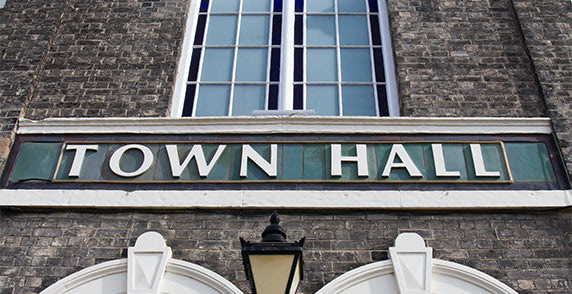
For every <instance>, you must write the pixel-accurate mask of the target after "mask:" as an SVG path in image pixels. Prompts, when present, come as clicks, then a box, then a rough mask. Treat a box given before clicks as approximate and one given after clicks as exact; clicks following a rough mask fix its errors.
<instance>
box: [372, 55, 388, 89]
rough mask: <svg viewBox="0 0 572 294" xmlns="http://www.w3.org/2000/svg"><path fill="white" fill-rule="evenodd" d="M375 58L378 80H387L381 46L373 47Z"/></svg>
mask: <svg viewBox="0 0 572 294" xmlns="http://www.w3.org/2000/svg"><path fill="white" fill-rule="evenodd" d="M373 60H375V80H376V81H377V82H385V72H384V67H383V53H382V52H381V48H374V49H373Z"/></svg>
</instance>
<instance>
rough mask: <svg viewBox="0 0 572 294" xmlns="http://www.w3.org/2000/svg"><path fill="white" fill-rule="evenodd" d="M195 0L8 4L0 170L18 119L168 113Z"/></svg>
mask: <svg viewBox="0 0 572 294" xmlns="http://www.w3.org/2000/svg"><path fill="white" fill-rule="evenodd" d="M189 3H190V1H188V0H161V1H156V0H121V1H119V0H116V1H111V0H107V1H95V0H65V1H46V0H28V1H7V4H6V7H5V8H4V9H0V48H1V49H0V170H1V168H2V167H3V164H4V162H5V159H6V156H7V153H8V150H9V146H10V144H11V137H12V132H13V130H14V127H15V124H16V121H17V119H18V118H19V117H26V118H30V119H43V118H47V117H125V116H127V117H137V116H166V115H167V114H168V108H169V103H170V100H171V95H172V88H173V83H174V82H173V80H174V77H175V73H176V66H177V62H178V55H179V47H180V45H181V42H182V37H183V27H184V23H185V19H186V13H187V10H188V6H189Z"/></svg>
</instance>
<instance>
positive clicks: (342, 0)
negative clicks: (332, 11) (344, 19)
mask: <svg viewBox="0 0 572 294" xmlns="http://www.w3.org/2000/svg"><path fill="white" fill-rule="evenodd" d="M338 11H339V12H366V11H367V10H366V8H365V1H364V0H338Z"/></svg>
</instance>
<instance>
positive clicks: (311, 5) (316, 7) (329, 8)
mask: <svg viewBox="0 0 572 294" xmlns="http://www.w3.org/2000/svg"><path fill="white" fill-rule="evenodd" d="M306 11H307V12H333V11H334V0H313V1H308V3H307V4H306Z"/></svg>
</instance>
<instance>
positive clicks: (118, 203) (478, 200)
mask: <svg viewBox="0 0 572 294" xmlns="http://www.w3.org/2000/svg"><path fill="white" fill-rule="evenodd" d="M571 205H572V190H554V191H284V190H276V191H271V190H268V191H264V190H263V191H254V190H252V191H250V190H232V191H224V190H221V191H210V190H203V191H152V190H151V191H133V192H127V191H120V190H0V206H24V207H83V208H85V207H88V208H151V209H165V208H168V209H177V208H179V209H182V208H209V209H214V208H229V209H243V208H291V209H466V208H470V209H501V208H502V209H522V208H552V207H567V206H571Z"/></svg>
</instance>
